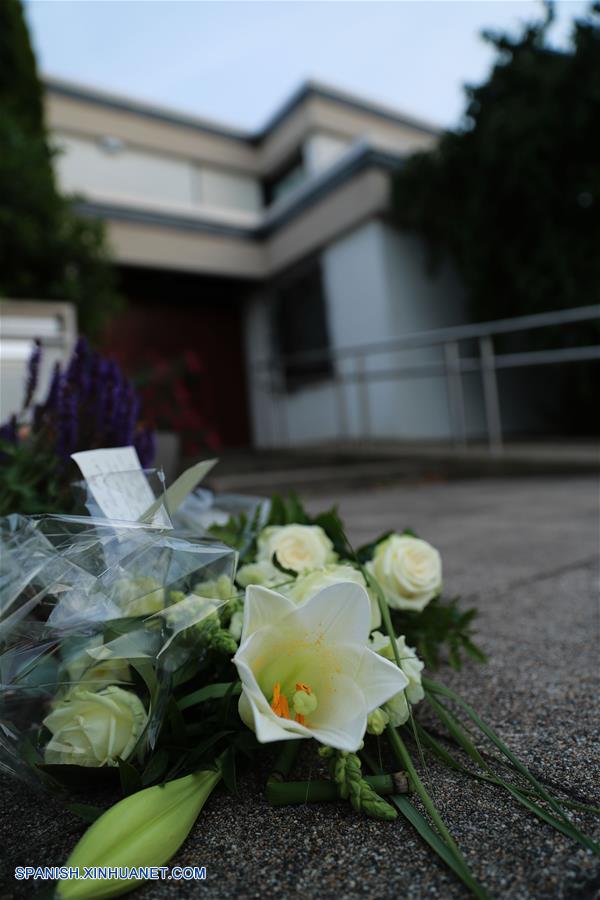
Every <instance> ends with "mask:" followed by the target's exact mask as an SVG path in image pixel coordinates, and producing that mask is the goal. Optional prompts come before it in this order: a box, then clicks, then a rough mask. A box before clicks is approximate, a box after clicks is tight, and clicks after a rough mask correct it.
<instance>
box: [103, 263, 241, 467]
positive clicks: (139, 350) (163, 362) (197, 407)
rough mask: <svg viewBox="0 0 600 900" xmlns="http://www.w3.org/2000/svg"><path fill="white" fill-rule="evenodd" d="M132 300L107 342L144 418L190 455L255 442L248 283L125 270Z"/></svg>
mask: <svg viewBox="0 0 600 900" xmlns="http://www.w3.org/2000/svg"><path fill="white" fill-rule="evenodd" d="M119 275H120V290H121V293H122V294H123V295H124V297H125V298H126V300H127V306H126V309H125V310H124V312H123V313H122V314H121V315H120V316H119V317H118V318H116V319H115V320H114V321H113V322H112V323H111V325H110V327H109V329H108V330H107V332H106V334H105V336H104V339H103V349H104V350H105V351H106V353H107V355H109V356H113V357H114V358H116V359H117V360H118V361H119V362H120V363H121V365H122V366H123V368H124V369H125V371H126V372H127V373H128V374H129V376H130V377H131V378H132V379H133V380H134V382H135V383H136V385H137V387H138V390H139V391H140V393H141V395H142V401H143V405H144V409H143V413H144V416H145V417H147V418H148V420H151V421H152V422H153V424H154V425H155V426H156V427H158V428H159V429H161V430H169V431H177V432H178V433H180V434H181V436H182V439H183V444H184V453H185V454H186V455H193V454H195V453H198V452H201V451H202V449H204V448H205V447H208V448H210V449H213V450H216V449H219V448H227V447H240V446H247V445H248V444H249V434H250V431H249V422H248V408H247V392H246V370H245V360H244V345H243V335H242V325H243V317H242V313H243V303H244V298H245V296H246V295H247V293H248V290H249V289H250V288H251V286H252V285H251V284H250V283H248V282H245V281H241V280H236V279H225V278H210V277H203V276H201V275H194V274H185V273H179V272H169V271H164V270H151V269H140V268H133V267H129V266H127V267H122V268H121V269H120V272H119Z"/></svg>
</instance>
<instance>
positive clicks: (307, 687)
mask: <svg viewBox="0 0 600 900" xmlns="http://www.w3.org/2000/svg"><path fill="white" fill-rule="evenodd" d="M296 690H297V691H304V693H305V694H312V688H311V686H310V684H304V682H303V681H297V682H296Z"/></svg>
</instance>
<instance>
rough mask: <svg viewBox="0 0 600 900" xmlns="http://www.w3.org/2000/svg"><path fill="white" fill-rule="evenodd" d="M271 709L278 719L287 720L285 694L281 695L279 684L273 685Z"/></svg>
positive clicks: (288, 709) (288, 708)
mask: <svg viewBox="0 0 600 900" xmlns="http://www.w3.org/2000/svg"><path fill="white" fill-rule="evenodd" d="M271 709H272V710H273V712H274V713H275V715H276V716H279V718H280V719H289V717H290V707H289V704H288V701H287V697H286V696H285V694H282V693H281V683H280V682H279V681H277V682H275V684H274V685H273V699H272V700H271Z"/></svg>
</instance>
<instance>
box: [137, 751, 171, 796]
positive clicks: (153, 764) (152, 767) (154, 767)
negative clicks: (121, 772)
mask: <svg viewBox="0 0 600 900" xmlns="http://www.w3.org/2000/svg"><path fill="white" fill-rule="evenodd" d="M168 765H169V754H168V752H167V751H166V750H159V751H158V752H157V753H155V754H153V756H151V757H150V760H149V762H148V764H147V766H146V768H145V769H144V771H143V772H142V784H143V786H144V787H148V785H150V784H154V782H155V781H158V780H159V779H160V778H161V777H162V776H163V775H164V774H165V772H166V771H167V766H168Z"/></svg>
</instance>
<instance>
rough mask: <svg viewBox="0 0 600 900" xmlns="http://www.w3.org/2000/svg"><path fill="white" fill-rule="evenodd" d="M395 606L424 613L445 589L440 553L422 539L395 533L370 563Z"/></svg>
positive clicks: (389, 600) (389, 601)
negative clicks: (443, 588) (434, 598)
mask: <svg viewBox="0 0 600 900" xmlns="http://www.w3.org/2000/svg"><path fill="white" fill-rule="evenodd" d="M368 569H369V572H371V573H372V574H373V575H374V576H375V578H376V579H377V581H378V582H379V584H380V585H381V587H382V590H383V592H384V594H385V596H386V599H387V601H388V603H389V605H390V606H393V607H394V609H412V610H414V611H415V612H421V610H423V609H425V607H426V606H427V604H428V603H429V601H430V600H432V599H433V597H435V596H436V595H437V594H439V593H440V591H441V589H442V560H441V557H440V554H439V553H438V551H437V550H436V549H435V547H432V546H431V544H428V543H427V541H422V540H420V538H414V537H409V536H408V535H404V534H392V535H390V537H389V538H387V539H386V540H385V541H382V542H381V544H378V546H377V547H376V548H375V555H374V556H373V559H372V560H371V562H370V563H369V564H368Z"/></svg>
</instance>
